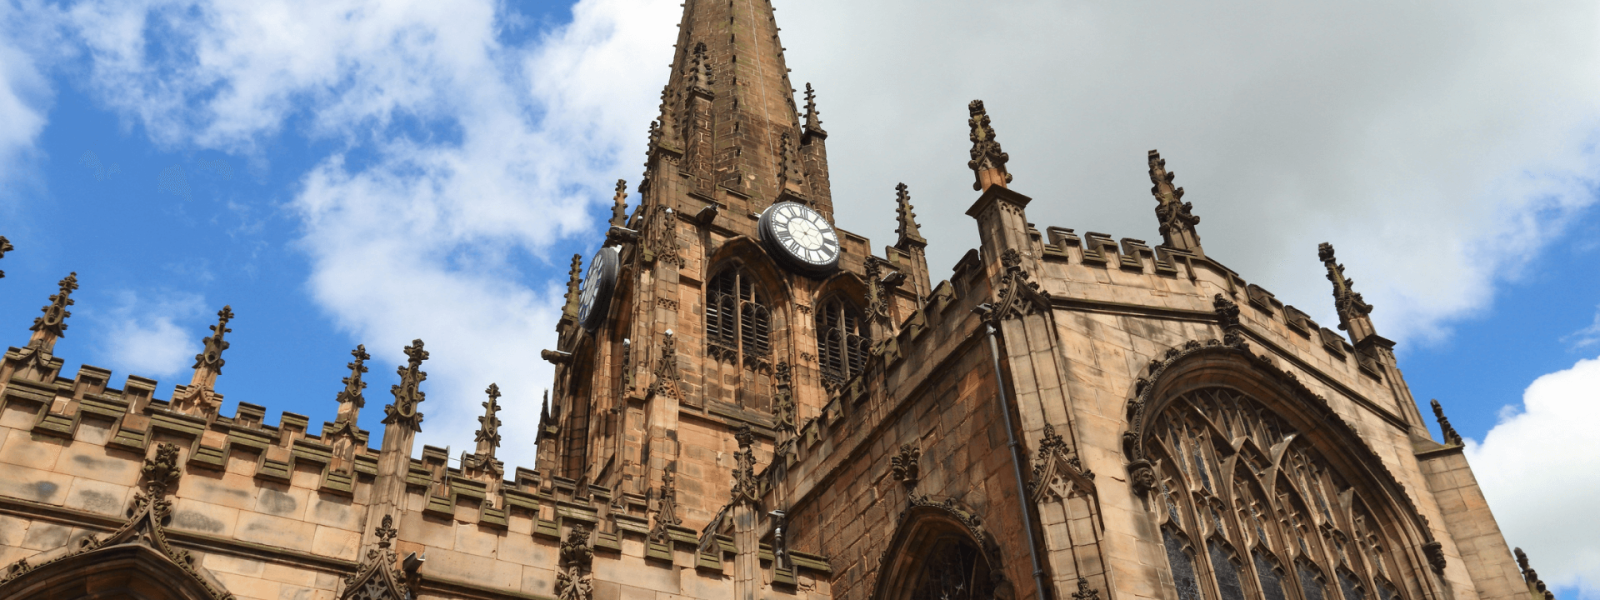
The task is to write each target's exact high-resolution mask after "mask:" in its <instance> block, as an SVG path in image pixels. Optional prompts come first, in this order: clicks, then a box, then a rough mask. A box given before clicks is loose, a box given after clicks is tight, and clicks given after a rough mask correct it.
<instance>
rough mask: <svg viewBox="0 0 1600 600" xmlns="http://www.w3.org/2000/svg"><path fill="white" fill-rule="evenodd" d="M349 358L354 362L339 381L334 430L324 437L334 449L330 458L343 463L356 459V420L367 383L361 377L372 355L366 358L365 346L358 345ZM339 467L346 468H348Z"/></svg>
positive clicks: (358, 416)
mask: <svg viewBox="0 0 1600 600" xmlns="http://www.w3.org/2000/svg"><path fill="white" fill-rule="evenodd" d="M350 356H352V357H354V358H355V360H353V361H351V362H350V363H349V364H347V365H346V366H347V367H349V368H350V374H349V375H347V376H345V378H344V379H343V380H341V381H343V382H344V389H342V390H339V394H338V396H337V397H336V398H337V400H338V402H339V412H338V415H337V416H336V417H334V420H333V429H331V430H329V431H328V434H327V436H328V439H329V440H331V441H330V442H329V443H330V444H331V445H332V446H333V454H334V455H335V456H338V457H340V458H342V459H344V460H346V461H349V460H353V459H354V456H355V444H356V436H357V434H358V433H359V432H360V426H359V425H358V420H359V419H360V416H361V409H362V407H364V406H366V404H367V400H366V396H365V394H364V391H365V390H366V389H367V382H365V381H362V375H364V374H366V372H367V365H366V362H367V361H368V360H370V359H371V358H372V355H370V354H367V347H366V346H365V345H357V346H356V349H355V350H351V351H350ZM341 466H342V467H348V465H341Z"/></svg>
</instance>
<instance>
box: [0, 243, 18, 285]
mask: <svg viewBox="0 0 1600 600" xmlns="http://www.w3.org/2000/svg"><path fill="white" fill-rule="evenodd" d="M12 250H16V247H14V246H12V245H11V240H8V239H6V236H3V235H0V258H5V257H6V253H7V252H10V251H12ZM5 278H6V272H5V271H0V279H5Z"/></svg>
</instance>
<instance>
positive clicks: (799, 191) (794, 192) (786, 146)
mask: <svg viewBox="0 0 1600 600" xmlns="http://www.w3.org/2000/svg"><path fill="white" fill-rule="evenodd" d="M795 142H796V140H795V139H794V136H792V135H790V134H789V132H787V131H785V132H783V136H782V137H781V138H780V139H779V144H780V145H781V146H782V147H781V148H779V149H778V151H779V152H780V153H781V154H782V156H783V160H782V162H781V164H782V165H783V172H782V173H779V174H778V177H779V180H780V184H779V186H778V189H779V194H785V193H787V194H788V195H791V196H795V197H804V195H805V184H806V172H805V170H804V169H801V168H800V160H799V154H800V150H799V148H797V147H796V146H795Z"/></svg>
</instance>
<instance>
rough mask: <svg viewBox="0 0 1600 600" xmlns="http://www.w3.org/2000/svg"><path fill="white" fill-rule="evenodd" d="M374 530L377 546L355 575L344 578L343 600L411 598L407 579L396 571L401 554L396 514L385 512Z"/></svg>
mask: <svg viewBox="0 0 1600 600" xmlns="http://www.w3.org/2000/svg"><path fill="white" fill-rule="evenodd" d="M374 533H376V534H377V536H378V545H377V547H375V548H372V549H370V550H367V556H366V558H365V559H364V560H362V561H361V566H359V567H357V569H356V572H355V574H354V575H351V576H349V577H346V578H345V580H344V593H343V594H340V595H339V598H340V600H408V599H409V598H410V597H411V596H410V594H409V589H408V588H407V586H406V584H405V582H404V581H402V580H401V578H400V577H399V576H398V575H397V574H396V573H395V572H394V564H395V562H397V560H398V555H397V554H396V553H395V551H394V548H393V547H392V544H393V543H394V538H395V536H396V535H397V534H398V533H399V532H398V531H397V530H395V528H394V517H393V516H391V515H384V516H383V522H382V523H381V524H379V525H378V528H377V530H376V531H375V532H374ZM410 560H411V559H407V561H410Z"/></svg>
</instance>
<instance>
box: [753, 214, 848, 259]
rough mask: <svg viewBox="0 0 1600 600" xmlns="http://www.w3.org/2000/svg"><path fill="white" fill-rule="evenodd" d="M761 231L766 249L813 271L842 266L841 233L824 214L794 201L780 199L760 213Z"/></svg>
mask: <svg viewBox="0 0 1600 600" xmlns="http://www.w3.org/2000/svg"><path fill="white" fill-rule="evenodd" d="M759 231H760V234H761V241H762V242H764V243H765V244H766V245H767V250H768V251H769V252H772V253H773V254H775V255H777V256H779V257H781V258H783V259H784V260H786V261H787V262H788V263H789V264H791V265H794V266H795V267H798V268H800V269H801V270H805V271H810V272H812V273H826V272H828V271H832V270H834V269H836V268H838V266H839V233H838V232H836V231H834V229H833V226H832V225H829V224H828V220H827V219H824V218H822V214H821V213H818V212H817V211H814V210H811V209H810V208H808V207H806V206H804V205H800V204H796V203H793V202H779V203H777V204H774V205H772V206H771V207H768V208H767V210H766V212H764V213H762V214H761V222H760V227H759Z"/></svg>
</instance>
